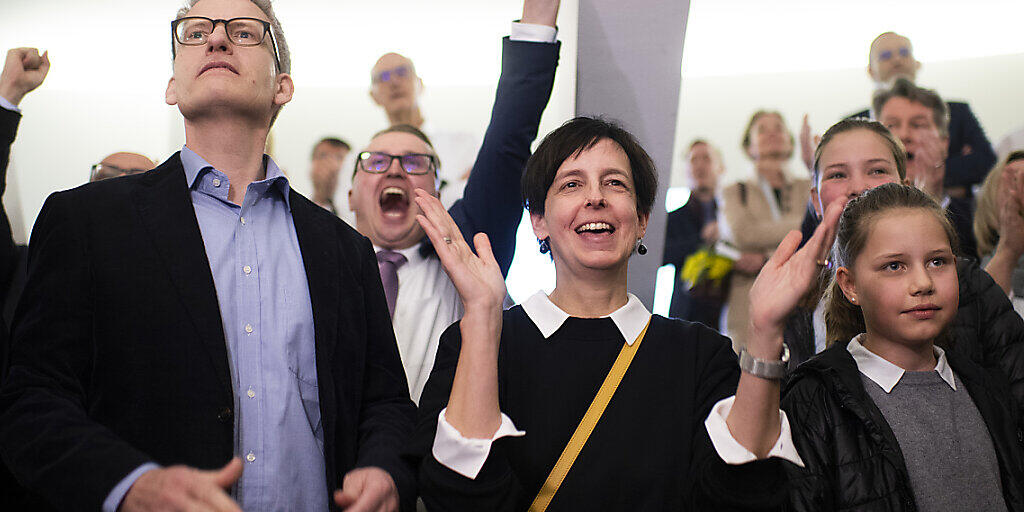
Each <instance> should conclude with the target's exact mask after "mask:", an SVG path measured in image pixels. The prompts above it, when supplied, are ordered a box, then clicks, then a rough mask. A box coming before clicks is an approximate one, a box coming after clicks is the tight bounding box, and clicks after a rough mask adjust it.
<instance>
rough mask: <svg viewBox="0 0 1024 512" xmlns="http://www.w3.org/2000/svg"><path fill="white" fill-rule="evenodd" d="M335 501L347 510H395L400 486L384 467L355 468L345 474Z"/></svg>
mask: <svg viewBox="0 0 1024 512" xmlns="http://www.w3.org/2000/svg"><path fill="white" fill-rule="evenodd" d="M334 503H335V504H337V505H338V506H339V507H341V509H342V510H344V511H345V512H395V511H396V510H398V488H396V487H395V481H394V480H393V479H392V478H391V475H389V474H388V473H387V471H384V470H383V469H380V468H375V467H366V468H358V469H353V470H352V471H349V472H348V473H346V474H345V481H344V482H343V483H342V485H341V489H339V490H337V491H335V492H334Z"/></svg>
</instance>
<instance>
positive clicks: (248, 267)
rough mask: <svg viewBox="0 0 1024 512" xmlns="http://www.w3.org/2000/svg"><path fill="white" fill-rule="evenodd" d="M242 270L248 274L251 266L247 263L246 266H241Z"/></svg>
mask: <svg viewBox="0 0 1024 512" xmlns="http://www.w3.org/2000/svg"><path fill="white" fill-rule="evenodd" d="M242 272H245V273H246V275H248V274H249V273H251V272H252V267H250V266H249V265H246V266H244V267H242Z"/></svg>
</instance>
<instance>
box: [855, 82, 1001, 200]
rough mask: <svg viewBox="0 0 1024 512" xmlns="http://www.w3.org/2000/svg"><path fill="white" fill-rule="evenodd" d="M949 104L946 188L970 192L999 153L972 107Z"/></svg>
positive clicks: (866, 112)
mask: <svg viewBox="0 0 1024 512" xmlns="http://www.w3.org/2000/svg"><path fill="white" fill-rule="evenodd" d="M946 104H947V105H949V156H948V157H947V158H946V179H945V185H946V186H947V187H967V188H968V189H970V187H971V186H972V185H977V184H978V183H981V181H982V180H984V179H985V176H987V175H988V172H989V171H990V170H991V169H992V166H994V165H995V164H996V153H995V151H993V150H992V143H991V142H989V141H988V137H986V136H985V130H983V129H982V128H981V124H980V123H978V118H976V117H974V112H972V111H971V107H970V105H968V104H967V103H963V102H960V101H949V102H946ZM850 117H870V112H869V111H867V110H863V111H860V112H857V113H856V114H853V115H852V116H850ZM966 147H970V148H971V152H970V154H968V155H965V154H963V153H964V149H965V148H966Z"/></svg>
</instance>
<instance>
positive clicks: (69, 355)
mask: <svg viewBox="0 0 1024 512" xmlns="http://www.w3.org/2000/svg"><path fill="white" fill-rule="evenodd" d="M71 194H72V193H71V192H59V193H56V194H53V195H51V196H50V198H49V199H47V201H46V203H45V204H44V205H43V208H42V210H41V211H40V213H39V218H38V220H37V221H36V225H35V228H34V230H33V233H32V244H31V246H30V248H29V278H28V286H27V287H26V290H25V293H24V295H23V296H22V300H21V303H20V305H19V308H18V313H17V316H16V321H15V326H14V331H13V336H12V339H13V343H12V349H11V362H10V372H9V374H8V377H7V380H6V381H5V383H4V386H3V389H2V392H0V450H2V454H3V457H4V462H6V463H7V465H8V467H9V468H10V469H11V472H12V473H13V474H14V475H15V476H16V477H17V478H18V480H19V481H20V482H21V483H22V484H24V485H25V486H26V487H28V488H29V489H31V490H32V491H33V492H35V493H37V494H39V495H42V496H45V497H46V498H47V499H48V500H50V501H51V502H52V503H53V504H54V505H56V506H57V508H59V509H60V510H97V509H99V508H100V506H101V504H102V502H103V500H104V499H105V498H106V496H107V494H108V493H109V492H110V490H111V489H113V487H114V486H115V485H116V484H117V483H118V482H119V481H121V479H123V478H124V477H125V476H126V475H127V474H128V473H130V472H131V471H132V470H134V469H135V468H136V467H138V466H140V465H141V464H143V463H145V462H150V458H149V457H148V456H147V455H146V454H145V453H142V452H141V451H139V450H138V449H136V448H134V447H133V446H131V445H130V444H128V443H127V442H125V441H123V440H122V439H120V438H118V437H117V436H116V435H115V434H114V433H112V432H111V431H110V430H109V429H108V428H106V427H104V426H102V425H100V424H98V423H96V422H95V421H93V420H92V419H91V418H90V417H89V415H88V413H87V411H86V404H87V403H88V397H87V392H86V383H88V382H89V381H90V379H92V378H93V375H92V371H93V367H94V366H93V357H94V348H95V347H94V346H93V343H92V341H91V340H92V337H91V329H92V323H93V322H92V318H93V310H92V307H93V305H92V304H91V303H90V300H89V299H88V297H90V288H91V287H92V284H91V278H90V268H89V254H88V253H89V248H88V247H87V244H86V243H85V240H84V238H83V237H82V233H83V232H84V231H85V230H84V229H83V228H82V226H81V225H80V223H79V219H80V218H81V216H80V215H76V207H75V203H74V202H73V197H72V195H71ZM40 461H46V463H45V464H40V463H39V462H40ZM54 489H60V492H54Z"/></svg>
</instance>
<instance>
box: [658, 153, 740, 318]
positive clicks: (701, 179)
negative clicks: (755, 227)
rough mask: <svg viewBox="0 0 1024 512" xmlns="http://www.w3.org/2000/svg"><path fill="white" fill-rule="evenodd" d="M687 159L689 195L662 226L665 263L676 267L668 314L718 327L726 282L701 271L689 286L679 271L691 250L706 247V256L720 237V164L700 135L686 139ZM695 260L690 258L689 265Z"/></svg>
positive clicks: (721, 169)
mask: <svg viewBox="0 0 1024 512" xmlns="http://www.w3.org/2000/svg"><path fill="white" fill-rule="evenodd" d="M685 160H686V171H687V173H686V174H687V179H688V180H689V188H690V197H689V198H688V199H687V201H686V203H685V204H683V206H680V207H679V208H676V209H675V210H673V211H672V212H670V213H669V214H668V221H667V222H666V228H665V254H664V261H663V264H665V265H667V264H672V265H675V267H676V279H675V284H674V286H673V288H672V301H671V303H670V305H669V316H671V317H673V318H681V319H683V320H690V321H693V322H701V323H703V324H704V325H707V326H708V327H711V328H712V329H718V328H719V323H720V322H719V318H720V317H721V313H722V304H723V302H724V300H725V293H726V291H727V290H728V289H727V288H726V286H727V285H728V284H727V283H726V282H724V280H722V279H718V280H712V279H708V277H709V276H707V275H706V272H705V276H704V277H705V279H704V280H703V281H702V282H701V283H698V284H697V286H694V287H692V288H691V286H689V284H688V283H687V282H686V280H684V279H683V276H682V274H683V270H684V269H685V268H686V262H687V261H688V260H689V258H690V257H691V256H693V255H694V254H695V253H697V252H698V250H700V249H704V252H703V253H702V254H703V260H708V259H709V258H710V257H712V254H713V247H714V245H715V244H716V243H717V242H718V239H719V233H718V231H719V230H718V200H717V199H716V197H715V196H716V195H717V194H718V180H719V178H720V177H721V175H722V172H723V171H724V167H723V166H722V158H721V155H720V154H719V152H718V150H717V149H715V148H714V147H712V146H711V144H710V143H708V142H707V141H706V140H703V139H696V140H694V141H693V142H691V143H690V147H689V149H688V150H687V152H686V155H685ZM696 264H697V262H693V263H692V264H691V266H693V265H696ZM705 268H707V267H705ZM707 269H708V270H710V268H707Z"/></svg>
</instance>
